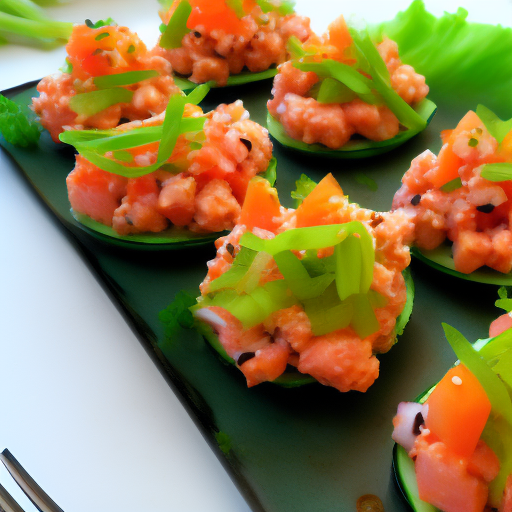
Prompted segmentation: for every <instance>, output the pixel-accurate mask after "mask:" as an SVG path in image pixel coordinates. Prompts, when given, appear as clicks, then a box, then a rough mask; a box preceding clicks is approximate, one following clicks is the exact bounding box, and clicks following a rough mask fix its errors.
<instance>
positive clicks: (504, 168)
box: [480, 162, 512, 181]
mask: <svg viewBox="0 0 512 512" xmlns="http://www.w3.org/2000/svg"><path fill="white" fill-rule="evenodd" d="M480 176H482V178H485V179H486V180H489V181H509V180H512V163H506V162H503V163H497V164H485V165H483V166H482V171H481V173H480Z"/></svg>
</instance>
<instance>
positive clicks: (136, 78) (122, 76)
mask: <svg viewBox="0 0 512 512" xmlns="http://www.w3.org/2000/svg"><path fill="white" fill-rule="evenodd" d="M158 75H159V73H158V71H155V70H154V69H149V70H147V71H127V72H126V73H118V74H116V75H104V76H97V77H96V78H94V85H96V87H97V88H98V89H109V88H111V87H118V86H123V85H132V84H136V83H137V82H142V81H143V80H148V79H149V78H154V77H155V76H158Z"/></svg>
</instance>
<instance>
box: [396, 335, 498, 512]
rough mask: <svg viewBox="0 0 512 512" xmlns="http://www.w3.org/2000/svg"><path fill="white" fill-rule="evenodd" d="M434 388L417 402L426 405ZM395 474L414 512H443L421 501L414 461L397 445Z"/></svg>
mask: <svg viewBox="0 0 512 512" xmlns="http://www.w3.org/2000/svg"><path fill="white" fill-rule="evenodd" d="M491 339H492V338H486V339H484V340H477V341H476V342H475V343H474V344H473V348H475V349H476V350H480V349H481V348H482V347H484V346H485V345H487V343H489V341H491ZM434 388H435V386H432V387H431V388H429V389H428V390H427V391H425V392H424V393H422V394H421V395H419V396H418V397H417V398H416V399H415V402H419V403H420V404H422V403H424V402H425V401H426V400H427V398H428V397H429V395H430V393H432V391H433V390H434ZM393 473H394V475H395V480H396V483H397V485H398V488H399V489H400V492H401V494H402V497H403V498H404V499H405V501H406V502H407V503H408V504H409V505H410V506H411V508H412V510H413V511H414V512H442V511H441V510H439V509H438V508H437V507H434V506H433V505H430V503H426V502H425V501H423V500H420V497H419V493H418V484H417V481H416V472H415V471H414V461H413V460H412V459H411V458H410V457H409V455H407V451H406V450H405V449H404V448H403V447H402V446H400V445H398V444H396V443H395V446H394V447H393Z"/></svg>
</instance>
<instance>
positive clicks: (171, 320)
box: [158, 290, 197, 341]
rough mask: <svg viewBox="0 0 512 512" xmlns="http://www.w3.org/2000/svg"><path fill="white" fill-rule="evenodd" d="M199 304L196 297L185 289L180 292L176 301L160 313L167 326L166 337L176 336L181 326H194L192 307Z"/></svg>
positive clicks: (160, 318)
mask: <svg viewBox="0 0 512 512" xmlns="http://www.w3.org/2000/svg"><path fill="white" fill-rule="evenodd" d="M195 304H197V301H196V298H195V297H194V296H192V295H190V294H189V293H187V292H185V291H183V290H182V291H180V292H178V293H177V294H176V295H175V297H174V301H173V302H171V304H169V305H168V306H167V307H166V308H165V309H164V310H162V311H160V313H159V314H158V319H159V320H160V322H162V323H163V324H164V326H165V331H164V332H165V337H166V338H167V339H168V340H171V341H172V339H173V338H175V337H176V334H177V333H178V331H179V329H180V327H182V328H185V329H190V328H192V327H193V326H194V317H193V315H192V313H191V311H190V308H191V307H192V306H194V305H195Z"/></svg>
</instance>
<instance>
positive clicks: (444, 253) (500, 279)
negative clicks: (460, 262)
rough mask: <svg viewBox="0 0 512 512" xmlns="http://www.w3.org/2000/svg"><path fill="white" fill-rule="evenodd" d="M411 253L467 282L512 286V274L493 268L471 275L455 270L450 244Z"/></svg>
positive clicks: (415, 250)
mask: <svg viewBox="0 0 512 512" xmlns="http://www.w3.org/2000/svg"><path fill="white" fill-rule="evenodd" d="M411 253H412V254H413V255H414V256H416V258H418V259H419V260H421V261H423V262H425V263H426V264H427V265H430V266H431V267H433V268H435V269H436V270H440V271H441V272H445V273H446V274H450V275H452V276H455V277H459V278H461V279H465V280H466V281H473V282H475V283H484V284H494V285H502V286H511V285H512V273H510V274H502V273H501V272H498V271H497V270H493V269H492V268H488V267H482V268H479V269H478V270H475V271H474V272H471V274H463V273H462V272H458V271H457V270H455V265H454V264H453V258H452V248H451V247H450V246H449V245H448V244H441V245H440V246H439V247H437V248H436V249H433V250H432V251H423V250H420V249H418V248H417V247H413V248H412V250H411Z"/></svg>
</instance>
